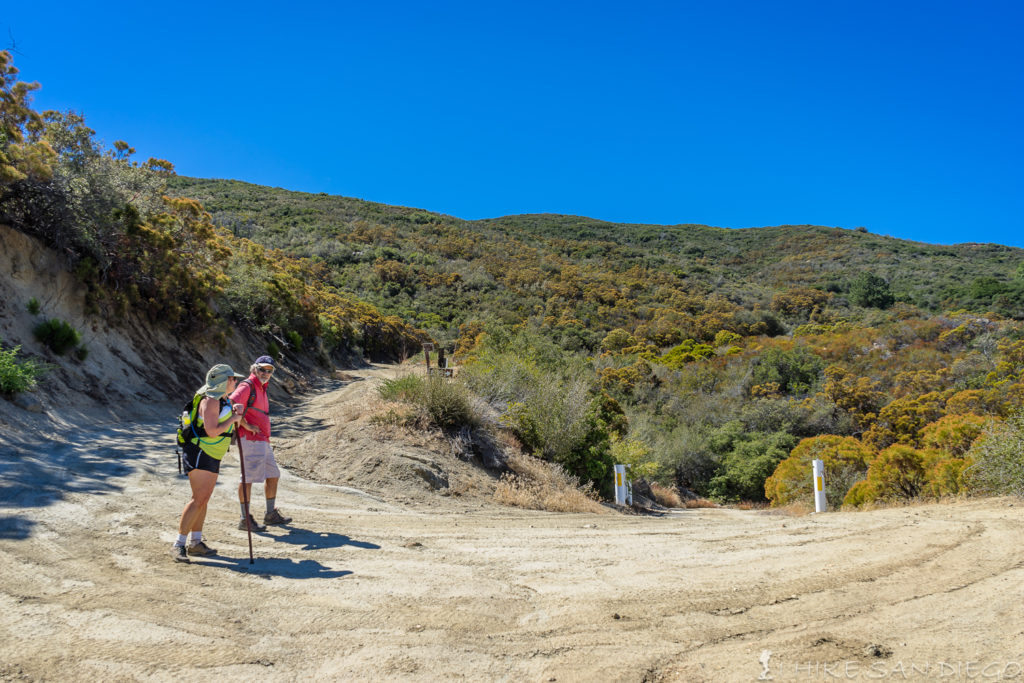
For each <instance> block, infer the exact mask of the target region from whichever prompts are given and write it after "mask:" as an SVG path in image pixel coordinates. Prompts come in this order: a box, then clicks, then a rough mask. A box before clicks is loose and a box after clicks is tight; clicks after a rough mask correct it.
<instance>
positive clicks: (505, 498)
mask: <svg viewBox="0 0 1024 683" xmlns="http://www.w3.org/2000/svg"><path fill="white" fill-rule="evenodd" d="M508 465H509V468H511V470H512V472H511V473H507V474H504V475H502V477H501V479H500V480H499V481H498V485H497V486H496V487H495V489H494V499H495V500H496V501H497V502H499V503H501V504H503V505H514V506H515V507H521V508H526V509H529V510H547V511H549V512H597V513H602V512H606V510H605V508H603V507H601V505H600V504H599V503H598V502H597V501H596V500H595V499H596V497H597V496H596V494H595V492H594V489H593V487H592V486H591V485H590V484H586V485H581V484H580V480H579V478H577V477H575V476H573V475H571V474H569V473H568V472H566V471H565V469H563V468H562V467H561V466H560V465H558V464H556V463H550V462H544V461H543V460H538V459H537V458H533V457H530V456H528V455H523V454H520V453H515V454H513V455H512V456H511V457H510V458H509V460H508Z"/></svg>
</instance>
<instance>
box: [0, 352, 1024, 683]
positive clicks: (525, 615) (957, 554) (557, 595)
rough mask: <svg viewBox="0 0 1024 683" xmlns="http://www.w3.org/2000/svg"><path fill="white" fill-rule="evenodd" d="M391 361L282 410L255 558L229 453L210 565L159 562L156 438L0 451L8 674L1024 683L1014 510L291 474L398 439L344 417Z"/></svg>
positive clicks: (164, 457) (147, 432) (1, 653)
mask: <svg viewBox="0 0 1024 683" xmlns="http://www.w3.org/2000/svg"><path fill="white" fill-rule="evenodd" d="M385 372H386V371H385V370H382V369H370V370H368V371H366V372H363V373H354V374H356V375H358V377H352V378H349V380H358V379H359V378H360V377H361V378H363V379H364V381H343V382H339V383H338V386H336V387H335V388H334V389H332V390H330V391H326V392H324V393H322V394H321V395H319V396H317V397H316V398H315V399H313V400H311V401H309V402H307V403H306V404H305V405H304V406H295V407H293V408H292V409H291V410H290V411H289V414H290V419H291V425H290V427H289V428H288V429H287V430H284V431H283V433H285V434H286V436H285V437H283V438H282V439H281V440H280V442H279V444H280V445H279V448H280V450H281V451H282V453H283V457H282V459H283V460H286V461H290V462H293V463H295V464H296V469H295V470H293V471H287V472H286V473H285V475H284V477H283V479H282V483H281V492H280V501H281V505H282V507H283V508H285V510H286V511H287V512H288V514H290V515H292V516H294V518H295V522H294V523H293V524H292V525H290V526H288V527H283V528H274V529H272V530H271V531H269V532H268V533H265V534H259V535H257V536H255V537H254V539H253V540H254V547H255V551H256V556H257V559H256V562H255V564H254V565H250V564H249V560H248V549H247V544H246V535H245V532H243V531H238V530H237V529H236V528H235V523H236V519H237V513H238V508H237V504H236V502H235V499H234V495H233V489H234V480H235V477H236V476H237V474H236V473H237V469H236V467H235V465H236V463H237V459H236V458H234V457H233V456H229V457H228V459H227V460H226V465H225V467H224V468H223V470H222V476H221V483H220V484H219V485H218V489H217V491H216V492H215V494H214V499H213V501H212V503H211V506H210V512H209V516H208V519H207V523H206V535H207V537H208V538H209V541H210V544H211V545H212V546H214V547H216V548H217V549H218V550H219V553H220V554H219V555H218V556H217V557H215V558H210V559H201V560H198V561H194V562H193V563H192V564H191V565H179V564H175V563H173V562H172V561H171V558H170V555H169V553H168V551H169V546H170V544H171V542H172V540H173V538H174V534H175V528H174V527H175V524H176V520H177V516H178V514H179V513H180V511H181V506H182V505H183V503H184V501H185V500H186V498H187V482H186V481H185V480H184V479H183V478H180V477H179V476H178V475H177V470H176V464H175V462H174V459H173V457H171V456H170V451H169V449H168V446H167V443H168V440H167V439H168V436H167V432H168V428H167V427H166V426H165V425H166V424H167V423H165V425H164V426H162V425H158V424H156V423H155V422H146V423H143V424H132V425H122V426H110V425H107V426H105V427H103V428H102V429H101V430H99V431H93V432H91V433H90V434H89V435H84V434H83V435H82V436H81V437H79V438H77V439H75V440H73V441H72V442H70V443H68V444H57V445H53V446H52V448H51V450H50V452H46V453H40V454H38V455H28V454H26V453H24V452H20V451H19V452H16V453H11V452H9V451H8V450H4V451H3V452H2V453H0V493H2V498H0V576H2V577H3V578H2V580H0V679H3V680H97V679H104V680H152V681H164V680H172V679H173V680H208V679H212V678H218V679H221V680H252V679H254V678H257V677H258V678H259V679H260V680H281V681H296V680H311V679H320V680H367V681H369V680H374V681H376V680H382V679H385V680H412V681H416V680H438V679H453V678H461V679H467V680H516V681H520V680H523V681H554V680H557V681H575V680H586V681H592V680H600V681H620V680H621V681H640V680H650V681H661V680H665V681H699V680H707V681H722V680H727V681H728V680H737V681H750V680H756V679H758V677H759V676H762V674H765V672H766V667H767V676H770V677H771V678H772V679H773V680H837V679H838V680H857V679H869V678H874V679H879V678H888V677H891V678H895V679H898V680H903V679H907V678H911V679H914V678H916V679H919V680H925V679H934V678H940V677H945V678H947V679H949V680H955V679H958V678H977V679H982V678H985V679H987V680H998V676H1003V677H1008V678H1012V677H1014V676H1016V678H1017V679H1021V678H1024V670H1022V669H1021V666H1022V665H1024V616H1022V615H1021V609H1020V606H1021V604H1022V603H1024V562H1022V560H1024V556H1022V551H1021V547H1022V545H1024V544H1022V541H1024V505H1021V504H1020V502H1019V501H1013V500H1008V499H997V500H989V501H983V502H968V503H958V504H952V505H930V506H921V507H909V508H900V509H889V510H879V511H874V512H867V513H859V514H852V513H829V514H824V515H817V516H808V517H800V518H791V517H785V516H781V515H774V514H767V513H764V512H756V511H738V510H729V509H715V510H687V511H680V512H675V513H672V514H668V515H665V516H662V517H640V516H633V515H620V514H604V515H567V514H547V513H539V512H530V511H522V510H515V509H509V508H503V507H499V506H494V505H492V504H490V503H488V502H486V501H485V500H484V499H482V498H473V497H464V498H459V497H451V496H449V497H439V496H437V495H436V494H433V499H434V500H436V505H430V506H428V505H426V504H425V503H424V501H427V500H430V499H429V498H427V497H424V496H425V494H424V495H418V494H417V495H413V484H412V483H411V482H405V483H402V486H403V487H406V488H400V489H398V490H396V491H389V490H388V489H386V488H381V489H380V490H377V491H364V490H357V489H356V488H352V487H345V486H331V485H325V484H322V483H315V482H313V481H311V480H309V479H305V478H301V477H299V476H297V475H296V474H294V471H299V470H300V469H301V470H302V471H304V472H308V473H312V474H313V475H316V476H320V475H322V474H323V473H325V472H330V471H341V470H343V469H344V468H345V464H344V463H341V464H339V463H333V464H332V463H327V462H319V461H317V457H318V454H320V453H322V452H323V448H322V446H323V444H321V445H320V447H319V450H318V447H317V446H316V444H317V443H318V442H317V440H316V439H317V438H318V435H323V434H324V433H331V434H336V437H332V438H337V439H344V438H346V437H345V436H344V435H346V434H348V435H349V438H351V441H350V443H351V444H353V445H352V447H351V448H350V450H349V451H348V455H349V456H351V455H352V453H353V452H354V451H355V450H366V449H368V448H377V449H380V450H387V449H398V448H400V447H399V446H397V445H395V444H388V443H377V445H375V446H370V445H367V444H370V443H372V442H368V441H363V440H362V439H363V438H364V437H365V436H366V433H365V430H366V428H367V427H366V425H365V423H363V422H359V421H358V420H354V421H353V422H351V423H349V422H348V420H350V419H354V418H355V416H358V415H360V414H362V413H364V412H365V410H364V409H365V406H366V405H367V403H368V402H369V401H371V400H372V397H373V382H374V380H375V378H378V377H380V376H381V375H382V374H385ZM332 430H333V431H332ZM348 430H351V431H348ZM96 434H99V435H100V436H99V437H97V436H96ZM360 435H361V436H360ZM410 457H412V455H411V454H410ZM300 462H303V463H305V467H304V468H301V467H298V464H299V463H300ZM363 464H365V463H363ZM318 473H319V474H318ZM421 489H422V487H421ZM261 501H262V491H261V490H259V487H257V494H256V503H257V504H259V503H261ZM971 667H974V668H971ZM954 672H958V673H954ZM972 672H973V673H974V674H975V675H973V676H972V675H971V674H972Z"/></svg>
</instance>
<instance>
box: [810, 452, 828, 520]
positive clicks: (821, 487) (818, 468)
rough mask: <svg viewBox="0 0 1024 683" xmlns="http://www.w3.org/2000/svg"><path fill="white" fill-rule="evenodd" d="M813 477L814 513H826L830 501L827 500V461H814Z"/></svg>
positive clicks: (812, 466)
mask: <svg viewBox="0 0 1024 683" xmlns="http://www.w3.org/2000/svg"><path fill="white" fill-rule="evenodd" d="M811 475H812V476H813V477H814V511H815V512H825V510H826V509H828V501H826V500H825V461H824V460H814V461H812V463H811Z"/></svg>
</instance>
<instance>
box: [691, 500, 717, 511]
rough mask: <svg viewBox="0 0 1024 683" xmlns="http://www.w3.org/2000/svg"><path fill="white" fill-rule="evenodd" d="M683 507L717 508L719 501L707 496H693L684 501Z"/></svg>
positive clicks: (692, 508)
mask: <svg viewBox="0 0 1024 683" xmlns="http://www.w3.org/2000/svg"><path fill="white" fill-rule="evenodd" d="M683 507H684V508H686V509H687V510H694V509H697V508H716V507H718V503H716V502H715V501H713V500H708V499H707V498H693V499H690V500H687V501H684V502H683Z"/></svg>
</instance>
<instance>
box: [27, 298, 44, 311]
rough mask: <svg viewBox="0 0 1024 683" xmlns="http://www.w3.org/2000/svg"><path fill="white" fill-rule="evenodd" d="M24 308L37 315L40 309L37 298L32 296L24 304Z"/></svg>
mask: <svg viewBox="0 0 1024 683" xmlns="http://www.w3.org/2000/svg"><path fill="white" fill-rule="evenodd" d="M25 308H26V309H27V310H28V312H29V313H31V314H32V315H39V311H40V310H41V309H40V306H39V299H37V298H35V297H32V298H31V299H29V300H28V303H27V304H26V305H25Z"/></svg>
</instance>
